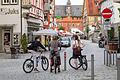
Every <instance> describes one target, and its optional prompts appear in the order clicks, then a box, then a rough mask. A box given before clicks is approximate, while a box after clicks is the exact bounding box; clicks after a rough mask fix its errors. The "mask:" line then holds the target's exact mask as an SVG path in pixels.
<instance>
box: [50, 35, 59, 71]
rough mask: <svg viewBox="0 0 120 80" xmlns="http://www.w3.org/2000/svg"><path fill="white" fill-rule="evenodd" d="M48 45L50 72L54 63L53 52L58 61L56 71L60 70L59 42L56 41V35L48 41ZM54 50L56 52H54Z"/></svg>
mask: <svg viewBox="0 0 120 80" xmlns="http://www.w3.org/2000/svg"><path fill="white" fill-rule="evenodd" d="M49 46H50V56H49V58H50V72H52V70H53V68H52V67H53V65H54V58H53V57H54V53H56V56H57V59H58V61H59V63H58V72H60V65H61V59H60V52H59V46H60V42H59V41H58V37H57V36H54V37H53V40H52V41H51V42H50V43H49ZM54 51H56V52H54Z"/></svg>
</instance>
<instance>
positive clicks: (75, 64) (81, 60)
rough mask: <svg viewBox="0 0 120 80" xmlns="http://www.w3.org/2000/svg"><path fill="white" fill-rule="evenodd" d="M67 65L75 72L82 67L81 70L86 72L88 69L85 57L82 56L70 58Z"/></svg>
mask: <svg viewBox="0 0 120 80" xmlns="http://www.w3.org/2000/svg"><path fill="white" fill-rule="evenodd" d="M69 65H70V66H71V67H72V68H73V69H75V70H77V69H79V68H80V67H81V66H82V68H83V70H85V71H86V70H87V68H88V63H87V59H86V55H82V56H78V57H74V56H72V57H71V58H70V59H69Z"/></svg>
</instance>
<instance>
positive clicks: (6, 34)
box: [3, 29, 11, 52]
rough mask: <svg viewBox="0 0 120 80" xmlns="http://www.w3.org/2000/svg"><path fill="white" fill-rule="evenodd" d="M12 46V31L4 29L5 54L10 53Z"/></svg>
mask: <svg viewBox="0 0 120 80" xmlns="http://www.w3.org/2000/svg"><path fill="white" fill-rule="evenodd" d="M10 46H11V30H10V29H8V30H7V29H3V49H4V51H5V52H10Z"/></svg>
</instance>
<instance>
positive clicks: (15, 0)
mask: <svg viewBox="0 0 120 80" xmlns="http://www.w3.org/2000/svg"><path fill="white" fill-rule="evenodd" d="M10 4H18V0H10Z"/></svg>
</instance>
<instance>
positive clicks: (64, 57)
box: [64, 52, 66, 71]
mask: <svg viewBox="0 0 120 80" xmlns="http://www.w3.org/2000/svg"><path fill="white" fill-rule="evenodd" d="M64 70H65V71H66V52H64Z"/></svg>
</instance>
